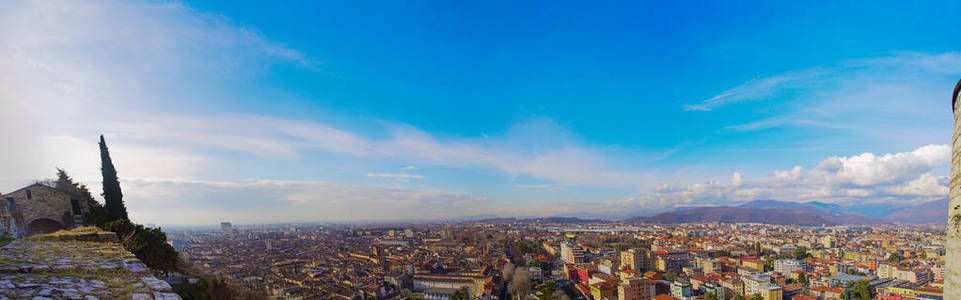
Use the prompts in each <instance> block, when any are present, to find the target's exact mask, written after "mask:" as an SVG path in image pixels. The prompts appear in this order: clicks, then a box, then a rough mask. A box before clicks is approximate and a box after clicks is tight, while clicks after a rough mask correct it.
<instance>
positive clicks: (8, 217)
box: [0, 184, 79, 234]
mask: <svg viewBox="0 0 961 300" xmlns="http://www.w3.org/2000/svg"><path fill="white" fill-rule="evenodd" d="M2 197H3V199H4V201H3V202H4V205H3V207H0V209H4V211H0V215H4V217H0V221H3V222H6V223H4V224H3V225H4V226H3V227H5V228H19V229H20V230H22V231H23V232H25V233H26V234H33V233H44V232H51V230H57V229H65V228H70V227H73V225H74V224H73V220H72V217H73V209H72V207H71V203H70V195H69V194H67V193H64V192H62V191H60V190H57V189H54V188H51V187H48V186H45V185H42V184H34V185H30V186H27V187H25V188H22V189H19V190H17V191H15V192H12V193H9V194H3V196H2ZM18 219H19V220H18ZM18 222H22V223H20V224H17V223H18ZM78 225H79V224H78ZM8 231H9V229H8Z"/></svg>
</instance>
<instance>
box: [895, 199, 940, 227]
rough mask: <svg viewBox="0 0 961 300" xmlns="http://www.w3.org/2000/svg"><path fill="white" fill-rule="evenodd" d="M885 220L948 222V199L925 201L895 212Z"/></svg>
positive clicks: (918, 222) (907, 222) (908, 222)
mask: <svg viewBox="0 0 961 300" xmlns="http://www.w3.org/2000/svg"><path fill="white" fill-rule="evenodd" d="M884 220H885V221H889V222H897V223H905V224H943V223H947V222H948V199H947V198H945V199H941V200H935V201H931V202H926V203H923V204H921V205H918V206H914V207H908V208H905V209H902V210H900V211H898V212H895V213H893V214H891V215H888V216H887V217H884Z"/></svg>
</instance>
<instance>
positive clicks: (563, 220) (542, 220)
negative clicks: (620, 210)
mask: <svg viewBox="0 0 961 300" xmlns="http://www.w3.org/2000/svg"><path fill="white" fill-rule="evenodd" d="M472 222H483V223H491V224H510V223H545V224H550V223H553V224H585V223H606V222H610V221H608V220H602V219H581V218H573V217H546V218H488V219H479V220H474V221H472Z"/></svg>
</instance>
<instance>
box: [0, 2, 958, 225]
mask: <svg viewBox="0 0 961 300" xmlns="http://www.w3.org/2000/svg"><path fill="white" fill-rule="evenodd" d="M958 15H961V2H957V1H944V2H934V1H932V2H927V3H912V4H910V5H903V4H902V3H899V2H897V1H891V2H886V1H879V2H872V3H870V4H863V3H845V2H840V1H824V2H819V1H812V2H796V3H775V2H772V1H744V2H738V3H728V2H722V1H718V2H704V3H698V4H697V5H693V4H691V3H678V2H677V1H664V2H632V3H619V2H604V3H589V4H585V3H577V2H568V3H564V2H561V3H558V2H554V1H552V2H546V1H545V2H525V3H515V2H506V1H505V2H498V1H485V2H467V3H451V2H447V1H403V2H397V1H383V2H381V1H362V2H360V1H358V2H354V1H351V2H329V3H328V2H321V1H302V2H289V3H284V4H282V5H281V4H275V3H264V2H262V1H240V2H238V1H183V2H166V1H162V2H158V1H148V2H139V1H109V0H105V1H98V0H95V1H82V2H79V1H12V2H11V3H8V4H6V5H5V8H4V9H3V10H2V11H0V70H3V71H2V72H0V141H2V142H0V145H2V149H3V150H0V151H2V152H0V193H3V192H12V191H14V190H16V189H19V188H20V187H23V186H25V185H27V184H30V183H32V182H34V181H37V180H41V179H46V178H52V177H54V176H55V174H56V168H58V167H59V168H64V169H66V171H67V172H68V173H69V174H70V175H71V176H73V177H74V178H75V179H77V180H78V181H80V182H82V183H84V184H87V185H89V186H90V187H91V189H92V190H94V191H97V193H99V190H100V180H101V178H100V173H99V163H100V161H99V154H98V148H97V142H98V137H99V135H101V134H103V135H104V136H105V138H106V140H107V144H108V146H109V148H110V153H111V155H112V157H113V160H114V163H115V165H116V167H117V170H118V176H119V178H120V180H121V185H122V188H123V192H124V201H125V202H126V204H127V207H128V210H130V215H131V218H132V219H134V221H138V222H141V223H151V224H169V225H204V224H214V223H217V222H222V221H230V222H233V223H236V224H258V223H278V222H343V221H354V222H362V221H390V220H429V219H445V218H458V217H467V216H478V215H498V216H505V217H526V216H554V215H574V216H584V217H594V216H606V217H616V216H622V217H626V216H634V215H645V214H651V213H654V212H659V211H665V210H670V209H676V208H680V207H690V206H715V205H739V204H741V203H745V202H748V201H752V200H767V199H773V200H782V201H796V202H807V201H821V202H828V203H836V204H839V205H842V206H845V207H859V206H870V205H874V206H879V205H880V206H898V207H901V206H913V205H917V204H921V203H924V202H927V201H932V200H938V199H943V198H945V197H946V195H947V191H948V188H947V184H948V178H947V175H948V170H949V161H950V158H949V152H950V147H949V141H950V136H951V128H952V112H951V109H950V104H949V103H950V102H949V98H950V94H951V90H952V88H953V87H954V84H955V83H956V82H957V80H958V79H959V78H961V49H959V46H961V31H959V30H957V16H958Z"/></svg>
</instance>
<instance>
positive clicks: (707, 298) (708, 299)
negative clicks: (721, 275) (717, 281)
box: [704, 292, 718, 300]
mask: <svg viewBox="0 0 961 300" xmlns="http://www.w3.org/2000/svg"><path fill="white" fill-rule="evenodd" d="M704 300H718V299H717V296H715V295H714V293H711V292H708V293H706V294H704Z"/></svg>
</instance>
